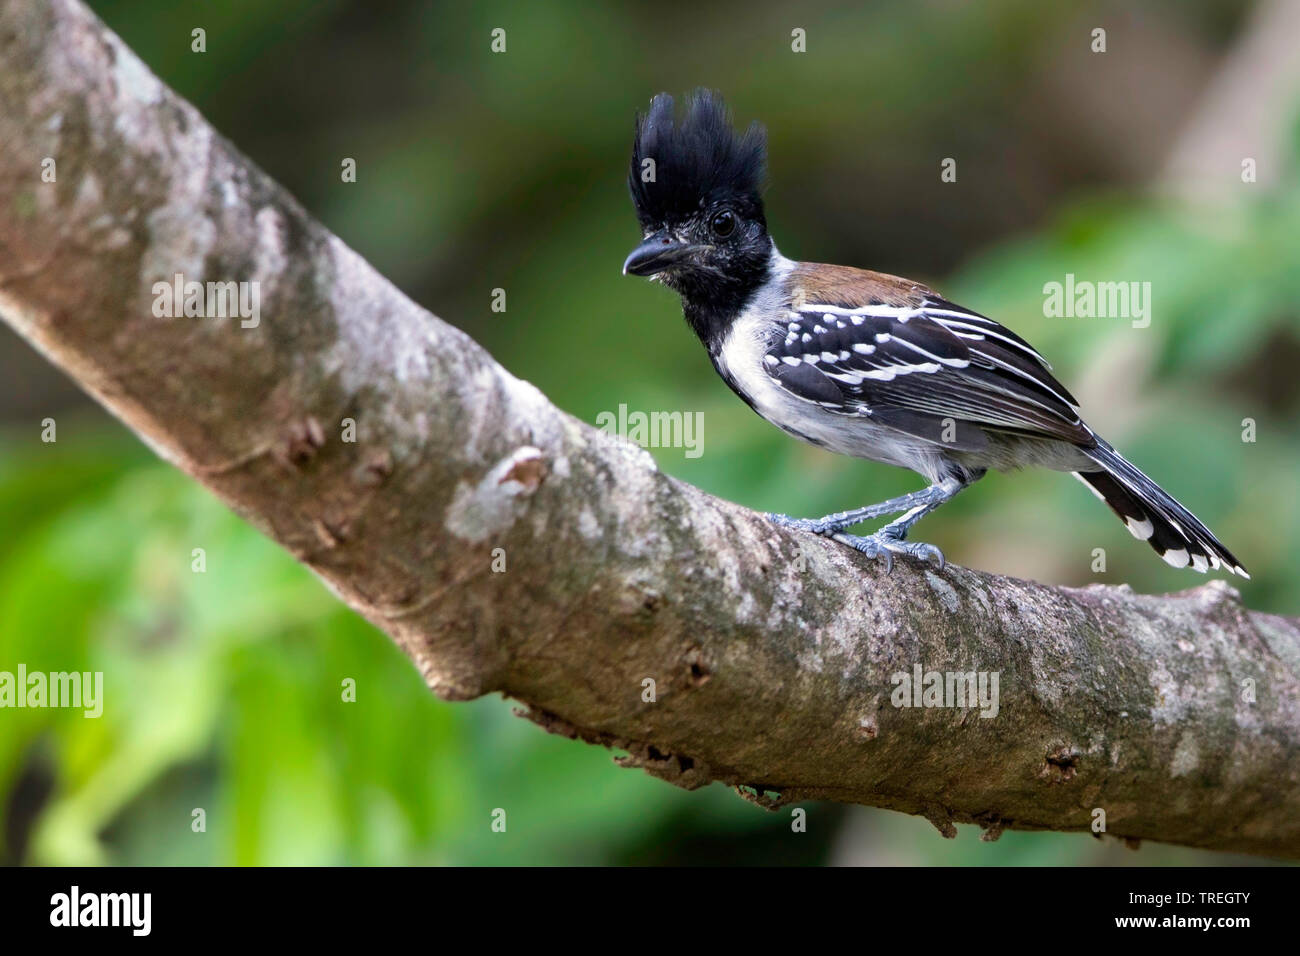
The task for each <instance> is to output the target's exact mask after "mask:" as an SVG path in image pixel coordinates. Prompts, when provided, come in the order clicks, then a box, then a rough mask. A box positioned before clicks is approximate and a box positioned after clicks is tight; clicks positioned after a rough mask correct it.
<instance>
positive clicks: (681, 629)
mask: <svg viewBox="0 0 1300 956" xmlns="http://www.w3.org/2000/svg"><path fill="white" fill-rule="evenodd" d="M0 144H2V145H0V314H3V316H4V318H5V319H6V320H7V321H8V322H10V323H11V324H12V325H13V326H14V327H15V328H17V329H18V330H19V331H20V332H21V334H23V335H24V336H25V337H26V338H27V339H29V340H30V341H31V342H32V343H34V344H35V345H36V346H37V347H38V348H39V349H41V350H42V352H43V353H44V354H45V355H46V356H48V357H49V359H50V360H51V361H52V362H54V363H55V364H57V365H59V366H60V367H62V368H63V369H65V370H66V371H67V372H68V373H69V374H70V375H71V376H73V377H74V378H75V379H76V380H77V381H78V382H79V383H80V384H81V385H82V386H83V387H84V388H86V389H87V390H88V391H89V392H90V393H91V394H93V395H94V396H95V397H96V398H97V399H98V400H99V401H100V402H102V403H103V404H104V405H105V406H106V407H107V408H109V409H110V410H112V411H113V412H114V413H115V414H116V415H118V416H119V417H120V418H121V419H122V420H123V421H125V422H126V423H127V424H128V425H129V426H130V427H131V428H132V429H134V430H135V431H136V432H137V433H138V434H139V435H140V436H141V437H142V438H143V439H144V440H145V441H146V442H148V443H149V445H150V446H151V447H152V448H154V449H155V450H156V451H157V453H158V454H159V455H161V456H162V457H163V458H165V459H166V460H168V461H169V462H172V463H173V464H174V465H176V466H177V467H178V468H181V469H183V470H184V471H186V472H187V473H189V474H190V475H192V476H194V477H195V478H196V479H197V480H198V481H200V482H202V483H203V484H205V485H207V486H208V487H209V488H211V489H213V490H214V491H215V492H216V493H217V494H218V495H220V496H221V497H222V498H223V499H224V500H225V501H226V502H228V503H229V504H230V506H231V507H232V508H234V509H235V510H236V511H238V512H239V513H240V514H241V515H243V516H244V517H245V518H247V519H248V520H249V521H250V522H252V523H253V524H254V525H256V526H257V527H258V528H260V529H261V530H262V531H264V532H265V533H266V534H267V535H269V536H271V537H272V538H274V539H275V540H276V541H278V542H280V543H281V544H282V545H283V546H284V547H285V548H287V549H288V550H289V552H290V553H291V554H293V556H294V557H295V558H297V559H298V560H299V561H301V562H303V563H305V564H306V565H308V566H309V567H311V568H312V569H313V570H314V571H315V572H316V573H318V574H319V575H320V576H321V577H322V578H323V579H324V580H325V581H326V582H327V583H328V584H329V586H330V587H331V588H332V589H333V590H334V591H335V592H336V593H337V594H338V596H339V597H340V598H341V599H342V600H344V601H346V602H347V603H348V604H349V605H351V606H352V607H354V608H355V609H356V610H357V611H359V612H360V613H361V614H363V615H365V616H366V617H367V618H368V619H369V620H371V621H373V622H374V623H375V624H376V625H377V626H378V627H380V628H382V629H383V630H384V631H385V632H387V633H388V634H390V635H391V636H392V637H393V639H394V640H396V641H397V642H398V643H399V644H400V645H401V646H402V647H403V648H404V649H405V650H406V652H407V653H408V654H409V655H410V657H411V658H412V659H413V660H414V661H415V663H416V664H417V665H418V667H419V669H420V671H421V673H422V674H423V675H424V677H425V679H426V680H427V682H428V684H429V686H430V687H431V688H432V689H433V690H434V691H435V692H436V693H438V694H439V695H441V696H443V697H445V698H448V699H451V700H464V699H467V698H471V697H475V696H477V695H481V694H486V693H490V692H494V691H500V692H502V693H504V694H507V695H510V696H512V697H514V698H517V699H519V700H520V701H523V702H524V703H525V704H526V705H527V708H528V715H529V716H530V717H532V718H533V719H534V720H536V721H538V722H539V723H541V724H542V725H543V726H545V727H547V728H548V729H550V730H554V731H558V732H561V733H564V734H568V735H570V736H575V737H581V738H583V739H585V740H588V741H592V742H597V743H601V744H604V745H606V746H610V747H616V748H620V749H622V750H625V751H626V752H627V754H628V756H626V757H624V758H623V762H624V763H626V764H628V765H633V766H641V767H644V768H645V769H646V770H647V771H649V772H650V773H652V774H654V775H655V776H658V777H661V778H663V779H665V780H668V781H671V782H672V783H675V784H678V785H680V786H684V787H688V788H689V787H697V786H700V785H703V784H705V783H708V782H710V781H714V780H717V781H723V782H725V783H727V784H731V785H735V786H738V787H741V788H742V792H746V793H748V794H749V795H750V796H751V798H753V799H755V800H756V801H758V802H760V803H765V804H767V805H773V806H775V805H780V804H783V803H788V802H790V801H796V800H804V799H810V798H818V799H830V800H839V801H850V802H856V803H863V804H869V805H872V806H879V807H889V808H893V809H896V810H901V811H905V812H908V813H915V814H923V815H925V816H927V817H928V818H929V819H931V820H932V821H933V822H934V823H935V824H936V826H938V827H939V828H940V830H942V831H944V832H946V833H949V834H951V832H952V830H953V828H952V823H953V822H954V821H957V822H961V821H968V822H976V823H980V824H982V825H983V826H984V827H985V828H986V829H987V830H988V831H989V832H988V834H987V835H988V836H990V837H992V836H996V834H997V833H998V832H1000V831H1001V830H1002V829H1003V828H1008V827H1016V828H1032V829H1053V830H1086V829H1088V828H1089V827H1090V825H1091V824H1092V822H1093V820H1094V810H1095V809H1098V808H1100V809H1103V810H1104V811H1105V813H1106V825H1107V831H1108V832H1109V833H1111V834H1116V835H1120V836H1122V837H1125V838H1131V839H1136V838H1150V839H1155V840H1162V841H1169V842H1173V843H1182V844H1188V845H1192V846H1199V847H1211V848H1218V849H1229V850H1236V851H1242V852H1248V853H1259V854H1269V855H1275V856H1288V857H1300V705H1298V704H1297V700H1298V699H1300V698H1298V694H1297V691H1298V690H1300V623H1298V622H1297V621H1295V620H1291V619H1285V618H1281V617H1277V616H1273V615H1269V614H1262V613H1257V612H1252V611H1249V610H1247V609H1246V608H1244V607H1243V606H1242V604H1241V601H1240V598H1239V596H1238V594H1237V592H1236V591H1234V590H1233V589H1232V588H1231V587H1229V586H1228V585H1226V584H1224V583H1222V582H1220V581H1211V582H1210V583H1209V584H1206V585H1205V586H1203V587H1200V588H1197V589H1196V590H1193V591H1188V592H1185V593H1182V594H1176V595H1170V596H1162V597H1150V596H1143V595H1138V594H1134V593H1132V591H1131V590H1129V589H1128V588H1125V587H1118V588H1116V587H1092V588H1086V589H1072V588H1062V587H1047V586H1044V585H1040V584H1035V583H1032V582H1028V581H1019V580H1014V579H1010V578H1006V577H1000V576H997V575H992V574H985V573H981V572H977V571H972V570H967V569H963V568H960V567H953V566H949V567H948V568H947V569H946V570H943V571H937V570H935V569H934V568H932V567H925V566H922V565H919V564H916V563H913V562H910V561H906V560H900V561H899V562H898V563H897V565H896V566H895V569H894V571H893V573H892V574H891V575H888V576H887V575H886V574H885V573H884V571H883V568H882V567H880V566H879V565H877V564H874V563H872V562H871V561H868V560H866V559H865V558H862V557H860V556H858V555H856V554H854V553H853V552H850V551H848V550H847V549H845V548H843V547H841V546H839V545H837V544H833V543H828V542H824V541H822V540H820V539H817V538H813V537H810V536H803V535H798V534H794V533H790V532H785V531H781V530H777V529H775V528H774V527H772V526H770V525H769V524H767V523H766V522H765V521H764V520H762V519H761V518H760V517H759V516H757V515H755V514H754V513H752V512H749V511H747V510H745V509H743V508H741V507H738V506H736V505H733V504H728V503H727V502H724V501H719V500H717V499H715V498H712V497H710V496H709V495H707V494H704V493H703V492H701V491H699V490H697V489H695V488H692V487H690V486H688V485H685V484H683V483H681V482H679V481H676V480H674V479H673V478H671V477H669V476H667V475H664V474H662V473H661V472H659V471H657V470H656V468H655V465H654V463H653V461H652V460H651V458H650V456H649V455H648V454H646V453H645V452H643V451H640V450H639V449H635V448H631V447H629V446H628V445H627V444H625V443H624V442H622V441H620V440H618V439H615V438H612V437H609V436H606V435H605V434H603V433H601V432H599V431H596V430H594V429H592V428H590V427H588V426H586V425H584V424H583V423H581V422H579V421H576V420H575V419H573V418H571V417H569V416H567V415H565V414H564V413H562V412H560V411H558V410H557V409H555V408H554V407H553V406H551V405H550V404H549V403H548V402H547V401H546V399H545V398H544V397H543V396H542V395H541V393H539V392H538V390H537V389H535V388H534V387H533V386H531V385H529V384H527V383H525V382H522V381H520V380H518V379H516V378H514V377H513V376H511V375H510V374H509V373H508V372H506V371H505V370H504V369H502V368H501V367H500V366H499V365H497V364H496V363H495V362H494V361H493V360H492V358H491V357H490V356H489V355H488V354H487V353H485V352H484V351H483V350H482V349H481V348H479V347H478V346H477V345H475V343H474V342H472V341H471V340H470V339H469V338H468V337H467V336H466V335H464V334H463V333H461V332H459V331H457V330H456V329H454V328H452V327H451V326H449V325H447V324H445V323H443V322H441V321H439V320H438V319H437V318H435V317H433V316H432V315H430V314H428V313H427V312H425V311H424V310H423V309H421V308H419V307H418V306H416V305H415V304H413V303H412V302H411V301H409V300H408V299H407V298H406V297H405V296H403V295H402V294H401V293H400V292H399V291H398V290H397V289H396V288H394V287H393V286H392V285H391V284H390V283H389V282H387V281H386V280H385V279H384V278H383V277H382V276H380V275H379V274H378V273H376V272H375V271H374V269H372V268H371V267H370V266H369V265H367V264H366V263H365V262H364V261H362V260H361V259H360V258H359V257H358V256H357V255H356V254H355V253H354V252H352V251H351V250H350V249H348V248H347V247H346V246H345V245H344V244H343V243H342V242H341V241H340V240H338V239H337V238H335V237H334V236H332V235H330V234H329V233H328V232H327V231H326V230H325V229H324V228H323V227H322V226H320V225H319V224H318V223H316V222H315V221H313V220H312V218H311V217H310V216H309V215H307V213H306V212H304V210H303V209H302V208H301V207H300V206H299V205H298V204H297V203H296V202H294V200H293V199H292V198H290V197H289V196H288V195H287V194H286V193H285V192H284V191H283V190H282V189H281V188H280V187H278V186H277V185H276V184H275V183H273V182H271V181H270V180H269V179H268V178H267V177H266V175H264V174H263V173H262V172H261V171H259V170H258V169H257V168H256V167H254V166H253V165H252V164H251V163H250V162H249V161H248V160H247V159H245V158H244V157H243V156H241V155H240V154H239V153H238V152H237V151H236V150H235V149H234V148H233V147H232V146H231V144H229V143H228V142H226V141H225V140H223V139H222V138H221V137H219V136H218V135H216V134H215V133H214V132H213V131H212V129H211V128H210V127H209V126H208V125H207V124H206V123H205V122H204V120H203V118H202V117H201V116H200V115H199V114H198V113H197V111H196V110H195V109H194V108H193V107H191V106H190V105H189V104H187V103H185V102H184V101H182V100H181V99H180V98H178V97H177V96H176V95H174V94H173V93H171V92H170V91H169V90H167V89H166V88H165V87H164V86H163V85H162V84H161V83H160V82H159V81H158V80H157V79H155V78H154V77H153V75H152V74H151V73H150V72H149V71H148V69H146V68H145V67H144V66H143V65H142V64H141V63H140V61H139V60H138V59H137V58H136V57H135V56H134V55H133V54H132V53H131V52H130V51H129V50H127V49H126V48H125V47H124V46H123V44H122V43H121V41H120V40H119V39H118V38H116V37H115V36H114V35H113V34H112V33H111V32H109V31H108V30H107V28H105V27H104V26H103V25H102V24H101V23H100V22H99V21H98V20H97V19H96V18H95V17H94V16H93V15H91V14H90V13H89V12H88V11H87V10H85V9H84V8H83V7H82V6H80V5H79V4H77V3H76V2H74V0H54V2H51V3H48V4H46V3H41V4H33V3H31V2H29V0H0ZM46 157H52V158H54V159H55V160H56V161H57V182H56V183H44V182H42V181H41V176H40V173H41V163H42V160H43V159H44V158H46ZM177 273H181V274H182V275H183V276H184V277H185V278H186V279H195V280H199V281H208V280H220V281H225V280H255V281H257V282H259V283H260V288H261V315H262V317H261V321H260V323H259V324H258V325H257V327H255V328H243V327H241V324H240V322H239V321H238V320H230V319H226V320H222V319H211V318H176V319H165V318H156V317H155V316H154V315H153V309H152V304H153V302H154V294H153V292H152V287H153V284H154V283H155V282H157V281H160V280H161V281H168V280H170V279H171V278H172V277H173V276H174V275H175V274H177ZM344 418H352V419H355V421H356V423H357V431H358V440H357V441H356V442H355V443H348V442H345V441H342V440H340V423H341V421H342V420H343V419H344ZM497 548H501V549H504V555H505V558H506V562H507V565H506V566H507V570H506V571H505V572H504V573H494V572H493V570H492V560H493V551H494V549H497ZM916 664H920V665H922V667H923V668H924V669H925V670H939V671H962V672H966V671H985V672H998V674H999V675H1000V708H999V712H998V714H997V716H996V717H992V718H983V717H981V716H979V714H978V712H976V711H974V710H970V709H966V710H962V709H945V708H925V707H922V708H898V707H895V706H893V705H892V703H891V695H892V693H893V692H894V690H895V687H894V684H893V683H892V681H891V677H892V675H894V674H896V673H900V672H907V673H910V672H911V671H912V669H913V667H914V665H916ZM647 678H649V679H653V680H654V681H655V688H656V696H657V699H656V700H655V701H654V702H646V701H645V700H644V699H643V687H644V684H643V682H644V681H645V680H646V679H647ZM1248 682H1253V686H1254V698H1255V699H1254V700H1253V701H1252V700H1251V699H1250V698H1251V694H1250V693H1249V692H1247V691H1244V690H1243V688H1246V687H1248V686H1249V685H1248ZM743 788H749V789H748V790H744V789H743Z"/></svg>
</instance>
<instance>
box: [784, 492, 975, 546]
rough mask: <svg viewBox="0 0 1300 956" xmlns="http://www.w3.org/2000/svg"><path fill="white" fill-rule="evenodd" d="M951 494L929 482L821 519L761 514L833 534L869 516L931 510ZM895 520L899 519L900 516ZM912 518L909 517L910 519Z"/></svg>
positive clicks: (800, 528) (788, 524) (789, 524)
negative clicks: (908, 490)
mask: <svg viewBox="0 0 1300 956" xmlns="http://www.w3.org/2000/svg"><path fill="white" fill-rule="evenodd" d="M953 494H956V492H955V491H954V492H952V493H950V494H947V495H944V494H943V490H942V485H931V486H930V487H929V488H923V489H922V490H920V491H912V492H909V493H907V494H905V495H899V496H898V497H897V498H890V499H889V500H888V501H882V502H880V503H879V504H875V505H866V506H864V507H862V508H854V509H852V510H851V511H838V512H836V513H835V514H830V515H826V516H825V517H822V518H791V517H790V516H789V515H780V514H766V515H764V517H765V518H767V520H768V521H771V522H773V523H774V524H779V525H780V526H781V527H783V528H794V529H795V530H796V531H811V532H812V533H813V534H822V535H833V534H836V533H837V532H840V531H843V530H844V529H845V528H848V527H850V526H852V525H855V524H860V523H861V522H863V521H869V520H870V519H872V518H879V517H880V516H881V515H896V514H900V513H902V512H907V513H908V514H910V513H911V512H912V511H915V510H916V509H917V508H921V507H925V506H927V505H928V506H929V507H926V510H927V511H928V510H932V509H933V508H937V507H938V506H939V505H941V504H943V502H945V501H947V500H948V499H949V498H951V497H952V495H953ZM931 502H933V504H931ZM924 513H925V511H922V512H921V514H924ZM906 517H907V515H906V514H905V515H903V518H906ZM916 517H917V518H919V517H920V515H919V514H918V515H917V516H916ZM899 520H900V521H901V520H903V519H902V518H900V519H899ZM915 520H916V518H913V519H912V521H915Z"/></svg>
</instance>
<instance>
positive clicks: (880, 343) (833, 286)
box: [764, 267, 1093, 449]
mask: <svg viewBox="0 0 1300 956" xmlns="http://www.w3.org/2000/svg"><path fill="white" fill-rule="evenodd" d="M823 268H825V267H823ZM844 272H846V273H850V274H851V275H852V276H871V277H876V274H874V273H857V272H856V270H852V271H851V270H844ZM880 279H890V280H891V281H892V282H893V283H903V282H904V280H897V279H892V277H876V278H875V279H874V280H873V281H879V280H880ZM879 290H880V291H883V294H877V295H864V294H863V287H862V281H861V280H858V281H857V282H856V283H850V284H845V283H843V282H840V283H826V282H823V283H821V284H820V285H813V286H811V287H799V286H797V287H796V288H795V292H794V294H793V295H792V296H791V301H790V303H789V307H788V309H787V310H786V312H785V315H784V319H785V335H784V336H774V338H773V340H772V343H771V345H770V346H769V348H768V350H767V353H766V355H765V356H764V367H765V368H766V370H767V373H768V374H769V375H770V376H771V377H772V378H773V379H774V380H776V381H777V382H778V383H779V384H780V385H781V386H782V387H783V388H784V389H786V390H787V391H788V392H790V393H791V394H793V395H796V396H798V397H799V398H802V399H805V400H807V401H810V402H815V403H817V404H818V405H820V406H822V407H824V408H826V409H828V410H830V411H832V412H839V413H843V414H847V415H864V414H866V415H869V416H870V417H871V418H872V419H873V420H875V421H878V422H880V423H881V424H885V425H889V426H891V427H894V428H898V429H900V430H902V431H905V432H908V433H910V434H915V435H918V436H920V437H924V438H927V439H930V440H932V441H936V442H939V441H942V442H944V443H946V444H950V445H952V446H953V447H956V448H967V449H977V448H980V447H983V445H984V444H985V443H986V439H985V438H984V434H983V433H984V431H986V430H992V431H1007V432H1014V433H1018V434H1023V435H1029V436H1034V437H1041V438H1051V439H1057V440H1061V441H1068V442H1071V443H1075V444H1084V445H1090V444H1091V443H1092V442H1093V435H1092V432H1091V431H1090V430H1089V429H1088V427H1087V426H1086V425H1085V424H1084V423H1083V422H1082V420H1081V419H1080V418H1079V414H1078V403H1077V402H1076V401H1075V399H1074V397H1073V396H1072V395H1071V394H1070V393H1069V392H1068V391H1067V390H1066V388H1065V387H1064V386H1063V385H1061V384H1060V383H1059V382H1058V381H1056V379H1055V378H1053V377H1052V374H1051V372H1050V370H1049V367H1048V365H1047V362H1046V361H1044V359H1043V357H1042V356H1041V355H1039V354H1038V353H1037V352H1036V351H1035V350H1034V349H1033V348H1032V347H1031V346H1030V345H1029V344H1028V343H1027V342H1025V341H1024V340H1023V339H1022V338H1020V337H1019V336H1018V335H1016V334H1015V333H1014V332H1011V331H1010V330H1009V329H1007V328H1005V327H1003V326H1002V325H999V324H998V323H997V322H994V321H993V320H992V319H989V318H987V317H985V316H982V315H980V314H978V313H976V312H971V311H970V310H968V309H963V308H961V307H960V306H957V305H954V304H953V303H951V302H948V301H947V300H945V299H943V298H941V297H939V296H938V295H935V294H934V293H932V292H930V291H929V290H928V289H925V288H924V287H921V286H915V285H912V284H907V285H906V287H905V288H903V289H900V288H899V287H898V286H897V285H881V286H880V287H879ZM837 291H838V292H839V293H840V294H837ZM945 426H947V428H946V429H945ZM954 429H955V433H954ZM945 431H946V434H945Z"/></svg>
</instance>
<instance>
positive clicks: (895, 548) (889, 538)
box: [831, 531, 944, 574]
mask: <svg viewBox="0 0 1300 956" xmlns="http://www.w3.org/2000/svg"><path fill="white" fill-rule="evenodd" d="M831 538H832V539H833V540H835V541H838V542H839V543H840V544H847V545H848V546H849V547H850V548H852V549H853V550H855V551H861V552H862V553H863V554H865V555H866V556H867V557H869V558H881V559H883V560H884V562H885V573H886V574H888V573H889V572H890V571H892V570H893V569H894V555H896V554H910V555H911V556H912V557H914V558H920V559H921V560H922V561H928V560H931V559H933V561H934V563H935V564H937V565H938V566H939V570H941V571H942V570H943V567H944V560H943V552H942V551H940V550H939V549H938V548H936V547H935V546H934V545H932V544H925V543H924V542H922V541H904V540H903V539H902V538H900V537H898V536H897V535H894V534H888V533H886V532H884V531H877V532H876V533H875V534H872V535H867V536H866V537H858V536H857V535H854V534H832V535H831Z"/></svg>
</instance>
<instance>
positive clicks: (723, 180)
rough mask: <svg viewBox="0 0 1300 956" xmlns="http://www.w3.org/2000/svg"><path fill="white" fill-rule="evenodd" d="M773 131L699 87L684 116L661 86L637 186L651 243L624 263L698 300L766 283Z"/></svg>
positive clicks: (639, 138) (631, 184) (631, 173)
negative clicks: (746, 121) (735, 118)
mask: <svg viewBox="0 0 1300 956" xmlns="http://www.w3.org/2000/svg"><path fill="white" fill-rule="evenodd" d="M765 140H766V136H765V134H764V131H763V128H762V127H761V126H759V125H758V123H754V124H752V125H751V126H750V127H749V128H748V129H747V130H745V131H744V132H743V133H741V132H737V131H736V130H735V129H734V128H733V127H732V125H731V117H730V116H729V115H728V113H727V108H726V106H725V105H724V104H723V102H722V97H721V96H720V95H719V94H717V93H715V92H712V91H710V90H704V89H701V90H696V91H695V92H694V93H692V94H691V95H690V96H689V97H688V98H687V101H686V108H685V110H684V112H683V114H682V116H681V117H680V118H678V117H677V116H676V115H675V110H674V104H673V98H672V97H671V96H669V95H668V94H667V93H660V94H659V95H658V96H656V97H655V98H654V99H653V100H651V102H650V110H649V112H647V113H644V114H640V115H638V116H637V122H636V139H635V141H634V142H633V145H632V165H631V168H630V169H629V170H628V188H629V189H630V190H631V192H632V202H633V203H634V204H635V206H636V215H637V219H638V220H639V222H640V223H641V235H642V238H643V240H644V241H643V242H642V243H641V245H639V246H637V248H636V249H634V250H632V254H631V255H629V256H628V257H627V261H626V262H624V263H623V272H624V274H628V273H630V274H632V275H639V276H646V277H648V278H651V279H656V280H658V281H660V282H663V283H664V284H665V285H667V286H669V287H671V288H673V289H675V290H676V291H678V292H680V293H681V294H682V296H683V297H684V298H686V299H687V300H688V301H691V300H695V301H702V300H716V299H718V298H720V297H732V296H734V295H735V294H736V293H737V291H738V290H742V289H743V290H745V291H748V290H749V289H752V288H753V287H755V286H757V285H758V284H759V283H761V281H762V279H763V277H764V275H765V274H766V271H767V268H768V263H769V261H770V258H771V252H772V240H771V239H770V238H769V237H768V234H767V221H766V220H765V219H764V218H763V200H762V197H761V195H760V190H761V188H762V184H763V176H764V166H765V158H766V156H765V154H766V146H765Z"/></svg>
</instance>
